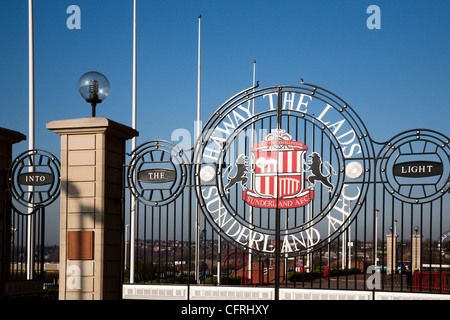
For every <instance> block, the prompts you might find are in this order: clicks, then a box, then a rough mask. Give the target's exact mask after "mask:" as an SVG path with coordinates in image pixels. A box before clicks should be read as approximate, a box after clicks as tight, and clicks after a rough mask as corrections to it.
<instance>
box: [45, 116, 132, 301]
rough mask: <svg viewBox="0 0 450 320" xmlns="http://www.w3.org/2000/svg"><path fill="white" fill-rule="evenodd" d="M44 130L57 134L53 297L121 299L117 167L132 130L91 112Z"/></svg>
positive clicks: (119, 166) (120, 172) (123, 158)
mask: <svg viewBox="0 0 450 320" xmlns="http://www.w3.org/2000/svg"><path fill="white" fill-rule="evenodd" d="M47 129H49V130H52V131H53V132H56V133H57V134H59V135H60V136H61V199H60V201H61V212H60V264H59V269H60V271H59V299H60V300H111V299H112V300H114V299H121V293H122V282H121V280H122V279H121V267H122V259H121V245H122V243H121V241H122V237H121V223H122V219H121V198H122V179H123V177H122V176H123V175H122V168H123V164H124V161H125V150H126V147H125V142H126V140H128V139H131V138H132V137H135V136H137V135H138V132H137V131H135V130H134V129H132V128H130V127H127V126H125V125H122V124H120V123H117V122H114V121H111V120H108V119H105V118H96V117H92V118H81V119H71V120H59V121H53V122H50V123H48V124H47Z"/></svg>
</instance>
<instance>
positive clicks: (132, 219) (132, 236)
mask: <svg viewBox="0 0 450 320" xmlns="http://www.w3.org/2000/svg"><path fill="white" fill-rule="evenodd" d="M136 43H137V41H136V0H134V1H133V93H132V127H133V129H135V130H136V124H137V123H136V115H137V108H136V96H137V50H136ZM135 149H136V137H133V139H132V140H131V150H132V151H134V150H135ZM135 216H136V198H135V197H134V195H131V214H130V283H134V259H135V248H134V247H135V230H136V226H135V224H136V221H135ZM125 250H126V249H125Z"/></svg>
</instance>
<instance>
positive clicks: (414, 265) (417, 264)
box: [411, 234, 422, 272]
mask: <svg viewBox="0 0 450 320" xmlns="http://www.w3.org/2000/svg"><path fill="white" fill-rule="evenodd" d="M411 238H412V239H411V242H412V257H411V270H412V272H416V271H418V270H420V268H421V265H422V261H421V259H420V257H421V248H422V246H421V244H422V235H420V234H414V235H412V236H411Z"/></svg>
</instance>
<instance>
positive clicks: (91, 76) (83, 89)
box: [78, 71, 110, 117]
mask: <svg viewBox="0 0 450 320" xmlns="http://www.w3.org/2000/svg"><path fill="white" fill-rule="evenodd" d="M109 89H110V87H109V81H108V79H107V78H106V77H105V76H104V75H103V74H101V73H99V72H95V71H90V72H87V73H85V74H84V75H82V76H81V78H80V80H79V81H78V91H79V92H80V94H81V96H82V97H83V98H84V99H85V100H86V102H89V103H90V104H91V106H92V117H95V107H96V106H97V104H98V103H102V101H103V100H105V99H106V97H108V95H109Z"/></svg>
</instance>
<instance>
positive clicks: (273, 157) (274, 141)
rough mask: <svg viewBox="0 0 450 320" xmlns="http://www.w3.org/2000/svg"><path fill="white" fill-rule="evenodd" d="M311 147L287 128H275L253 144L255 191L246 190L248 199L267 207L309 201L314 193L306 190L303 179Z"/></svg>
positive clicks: (257, 204)
mask: <svg viewBox="0 0 450 320" xmlns="http://www.w3.org/2000/svg"><path fill="white" fill-rule="evenodd" d="M307 150H308V147H307V146H306V145H304V144H303V143H302V142H297V141H294V140H292V139H291V136H290V135H289V134H286V133H284V130H273V131H272V133H271V134H270V135H269V136H267V138H266V140H265V141H263V142H260V143H257V144H255V145H254V146H252V147H251V148H250V151H251V153H252V168H253V171H252V187H251V189H252V190H248V191H244V199H245V201H246V202H247V203H248V204H250V205H253V206H256V207H263V208H275V207H278V208H280V207H282V208H293V207H299V206H303V205H305V204H307V203H308V202H309V201H310V199H311V196H312V193H311V191H312V190H309V189H307V190H305V188H304V179H303V173H304V172H303V166H304V155H305V153H306V151H307Z"/></svg>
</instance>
